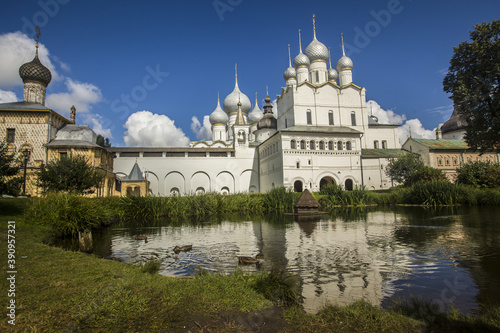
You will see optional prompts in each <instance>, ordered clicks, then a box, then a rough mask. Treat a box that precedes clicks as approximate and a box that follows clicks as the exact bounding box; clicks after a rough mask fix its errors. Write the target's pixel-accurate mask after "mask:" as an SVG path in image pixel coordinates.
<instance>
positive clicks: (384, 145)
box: [382, 140, 387, 149]
mask: <svg viewBox="0 0 500 333" xmlns="http://www.w3.org/2000/svg"><path fill="white" fill-rule="evenodd" d="M382 149H387V140H382Z"/></svg>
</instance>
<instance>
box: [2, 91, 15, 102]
mask: <svg viewBox="0 0 500 333" xmlns="http://www.w3.org/2000/svg"><path fill="white" fill-rule="evenodd" d="M17 101H18V99H17V96H16V94H15V93H14V92H12V91H6V90H2V89H0V103H10V102H17Z"/></svg>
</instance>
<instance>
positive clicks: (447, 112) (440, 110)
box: [424, 103, 453, 121]
mask: <svg viewBox="0 0 500 333" xmlns="http://www.w3.org/2000/svg"><path fill="white" fill-rule="evenodd" d="M424 112H428V113H435V114H438V115H440V116H441V117H442V120H444V121H446V120H448V119H450V117H451V114H452V113H453V103H450V104H448V105H444V106H437V107H435V108H432V109H427V110H424Z"/></svg>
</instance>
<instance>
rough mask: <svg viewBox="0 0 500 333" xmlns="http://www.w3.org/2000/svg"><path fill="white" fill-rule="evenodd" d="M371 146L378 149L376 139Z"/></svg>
mask: <svg viewBox="0 0 500 333" xmlns="http://www.w3.org/2000/svg"><path fill="white" fill-rule="evenodd" d="M373 148H375V149H378V140H375V141H373Z"/></svg>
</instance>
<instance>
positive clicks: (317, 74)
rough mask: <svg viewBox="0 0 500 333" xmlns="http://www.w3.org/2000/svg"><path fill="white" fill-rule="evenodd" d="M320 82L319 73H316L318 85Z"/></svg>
mask: <svg viewBox="0 0 500 333" xmlns="http://www.w3.org/2000/svg"><path fill="white" fill-rule="evenodd" d="M318 82H319V72H316V83H318Z"/></svg>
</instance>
